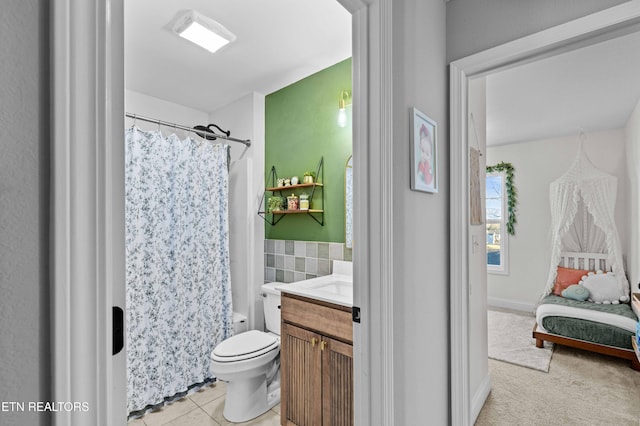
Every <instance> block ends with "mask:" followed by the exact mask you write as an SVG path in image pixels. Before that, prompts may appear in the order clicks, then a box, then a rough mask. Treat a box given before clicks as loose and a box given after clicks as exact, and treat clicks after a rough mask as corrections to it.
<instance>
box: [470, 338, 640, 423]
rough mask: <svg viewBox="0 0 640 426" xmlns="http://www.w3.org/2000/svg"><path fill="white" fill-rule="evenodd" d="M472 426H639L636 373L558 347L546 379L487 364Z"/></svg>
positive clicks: (621, 364) (639, 393) (621, 363)
mask: <svg viewBox="0 0 640 426" xmlns="http://www.w3.org/2000/svg"><path fill="white" fill-rule="evenodd" d="M489 375H490V377H491V382H492V390H491V394H490V395H489V397H488V398H487V401H486V403H485V405H484V407H483V408H482V410H481V411H480V414H479V416H478V419H477V421H476V426H500V425H509V426H512V425H523V426H524V425H536V426H538V425H540V426H542V425H545V426H546V425H549V426H551V425H553V426H558V425H562V426H564V425H576V426H583V425H584V426H587V425H588V426H599V425H602V426H605V425H606V426H609V425H617V426H623V425H624V426H626V425H629V426H639V425H640V372H637V371H634V370H632V369H631V368H630V367H629V361H625V360H621V359H617V358H612V357H609V356H606V355H600V354H595V353H591V352H586V351H582V350H579V349H573V348H567V347H564V346H559V345H556V347H555V352H554V354H553V359H552V360H551V366H550V368H549V372H548V373H544V372H541V371H536V370H533V369H530V368H524V367H520V366H517V365H514V364H510V363H505V362H501V361H495V360H493V359H489Z"/></svg>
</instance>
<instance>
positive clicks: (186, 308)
mask: <svg viewBox="0 0 640 426" xmlns="http://www.w3.org/2000/svg"><path fill="white" fill-rule="evenodd" d="M125 144H126V154H125V155H126V159H125V168H126V170H125V192H126V203H125V208H126V211H125V219H126V281H127V292H126V299H127V300H126V301H127V306H126V309H127V393H128V398H127V400H128V411H129V413H136V412H141V411H144V410H146V409H148V408H150V407H153V406H157V405H162V404H164V403H165V401H169V400H171V399H172V398H173V397H175V396H176V395H180V394H182V393H184V392H186V391H187V390H188V389H190V388H191V387H193V386H194V385H198V384H201V383H204V382H208V381H211V380H212V378H213V376H212V373H211V369H210V353H211V351H212V350H213V348H214V347H215V346H216V345H217V344H218V343H219V342H221V341H222V340H224V339H226V338H227V337H229V336H230V335H231V333H232V306H231V283H230V273H229V266H230V265H229V238H228V232H229V224H228V193H229V173H228V166H227V164H228V150H229V147H228V146H227V145H220V144H213V143H211V142H208V141H196V140H194V139H191V138H187V139H184V140H180V139H179V138H178V137H177V136H176V135H171V136H169V137H166V138H165V137H164V136H163V135H162V133H160V132H159V131H151V132H147V131H142V130H140V129H138V128H137V127H132V128H130V129H129V130H127V131H126V134H125Z"/></svg>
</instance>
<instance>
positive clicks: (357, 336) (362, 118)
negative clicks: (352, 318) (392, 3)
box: [338, 0, 379, 426]
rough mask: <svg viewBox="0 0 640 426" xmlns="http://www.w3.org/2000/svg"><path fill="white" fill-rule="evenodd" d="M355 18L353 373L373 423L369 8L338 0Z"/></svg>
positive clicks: (355, 0)
mask: <svg viewBox="0 0 640 426" xmlns="http://www.w3.org/2000/svg"><path fill="white" fill-rule="evenodd" d="M338 1H339V2H340V3H341V4H342V5H343V6H344V7H345V8H346V9H347V10H348V11H350V12H351V14H352V15H353V17H352V25H351V27H352V30H351V31H352V65H351V66H352V76H353V77H352V80H353V81H352V99H353V111H352V117H353V121H352V123H353V142H352V144H353V152H352V155H353V163H354V175H353V186H354V189H353V195H354V197H353V214H354V218H355V219H356V220H354V224H353V236H354V238H353V241H356V243H355V244H354V245H353V247H352V248H353V269H354V270H353V275H354V279H353V281H354V286H353V287H354V288H353V290H354V294H353V301H354V305H355V306H359V307H360V308H361V322H360V323H354V324H353V349H354V351H353V374H354V399H355V401H354V423H355V424H356V425H361V426H365V425H369V424H371V421H370V419H371V416H370V412H371V389H372V388H374V386H379V384H375V383H374V382H375V380H376V378H375V377H374V375H372V374H371V360H370V356H369V347H370V343H369V342H371V336H370V334H371V333H372V331H373V330H372V328H371V317H370V315H369V313H368V312H369V311H368V310H367V309H366V308H367V307H368V306H369V305H368V300H369V297H370V295H369V286H367V285H362V283H367V282H369V249H368V247H369V243H368V241H369V238H368V237H369V234H368V232H367V231H366V230H367V229H368V226H369V217H368V215H367V214H366V212H367V211H368V207H367V200H368V197H367V195H366V194H367V191H368V185H367V184H368V179H367V176H368V175H369V163H368V161H366V157H367V151H368V146H367V141H368V139H369V137H368V134H369V131H368V130H369V129H368V123H369V119H368V111H369V110H368V108H367V105H369V102H370V101H369V91H368V90H367V87H368V85H369V72H368V66H369V48H368V43H367V40H368V34H369V22H368V17H369V11H368V9H367V6H366V5H365V4H364V3H363V2H362V1H360V0H338Z"/></svg>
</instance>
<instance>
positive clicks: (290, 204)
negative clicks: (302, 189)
mask: <svg viewBox="0 0 640 426" xmlns="http://www.w3.org/2000/svg"><path fill="white" fill-rule="evenodd" d="M298 208H299V204H298V196H297V195H295V194H291V195H289V196H288V197H287V210H298Z"/></svg>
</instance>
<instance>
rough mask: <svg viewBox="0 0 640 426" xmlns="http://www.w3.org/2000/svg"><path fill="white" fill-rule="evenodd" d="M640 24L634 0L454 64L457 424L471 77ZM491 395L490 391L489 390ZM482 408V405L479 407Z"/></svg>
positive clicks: (463, 340) (466, 408) (465, 345)
mask: <svg viewBox="0 0 640 426" xmlns="http://www.w3.org/2000/svg"><path fill="white" fill-rule="evenodd" d="M639 28H640V2H638V1H632V2H628V3H623V4H621V5H618V6H615V7H612V8H609V9H606V10H604V11H601V12H597V13H594V14H591V15H588V16H585V17H583V18H579V19H576V20H573V21H570V22H568V23H565V24H562V25H559V26H556V27H553V28H550V29H547V30H544V31H541V32H538V33H535V34H532V35H530V36H526V37H523V38H521V39H518V40H515V41H512V42H509V43H506V44H503V45H501V46H498V47H494V48H491V49H488V50H485V51H483V52H479V53H476V54H474V55H471V56H468V57H465V58H462V59H459V60H456V61H454V62H452V63H451V64H450V103H451V107H450V138H451V140H450V149H451V151H450V167H451V201H450V209H451V230H450V239H451V252H450V256H451V265H450V268H451V269H450V274H451V290H450V312H451V314H450V327H451V331H450V333H451V343H450V345H451V348H450V351H451V352H450V353H451V360H450V362H451V424H453V425H469V424H473V422H474V421H475V419H472V418H471V413H472V407H471V402H472V398H473V397H474V395H471V392H472V390H471V389H470V379H469V378H470V372H469V324H470V322H471V321H474V319H473V318H469V294H470V287H469V276H470V274H472V273H474V272H475V271H471V270H470V268H469V255H468V251H469V250H470V246H469V237H468V236H469V230H470V228H469V205H468V196H469V184H468V182H469V174H468V170H469V167H468V164H469V163H468V162H469V158H468V152H469V144H468V143H467V135H468V128H467V123H468V118H467V115H468V111H469V97H468V87H469V81H470V80H472V79H474V78H479V77H483V76H486V75H488V74H491V73H493V72H497V71H500V70H504V69H508V68H511V67H514V66H518V65H522V64H526V63H529V62H533V61H537V60H540V59H543V58H545V57H549V56H553V55H557V54H559V53H562V52H567V51H571V50H575V49H578V48H580V47H584V46H588V45H591V44H595V43H598V42H601V41H605V40H608V39H612V38H615V37H619V36H622V35H625V34H629V33H631V32H635V31H638V30H639ZM485 398H486V395H485ZM478 412H479V410H478Z"/></svg>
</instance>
